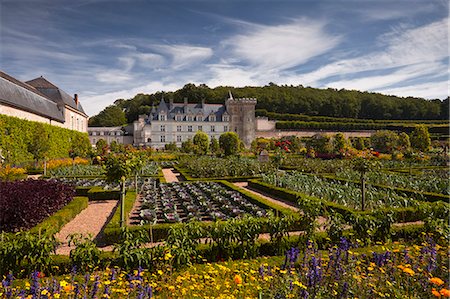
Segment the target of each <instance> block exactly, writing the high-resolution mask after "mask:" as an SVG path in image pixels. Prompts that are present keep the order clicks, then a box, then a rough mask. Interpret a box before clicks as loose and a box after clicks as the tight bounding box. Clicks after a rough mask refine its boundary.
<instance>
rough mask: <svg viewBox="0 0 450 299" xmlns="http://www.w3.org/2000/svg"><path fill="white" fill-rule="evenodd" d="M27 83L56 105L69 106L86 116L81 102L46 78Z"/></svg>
mask: <svg viewBox="0 0 450 299" xmlns="http://www.w3.org/2000/svg"><path fill="white" fill-rule="evenodd" d="M25 83H26V84H29V85H31V86H33V87H34V88H36V89H37V90H39V91H40V92H41V93H43V94H44V95H45V96H47V97H48V98H49V99H50V100H52V101H54V102H55V103H57V104H60V105H67V106H69V107H71V108H73V109H75V110H77V111H78V112H81V113H83V114H85V115H86V113H85V112H84V110H83V107H82V106H81V104H80V102H78V101H75V98H74V97H71V96H70V95H68V94H67V93H66V92H65V91H64V90H61V89H60V88H59V87H57V86H55V85H54V84H53V83H51V82H50V81H48V80H47V79H45V78H44V77H42V76H41V77H39V78H36V79H33V80H30V81H27V82H25Z"/></svg>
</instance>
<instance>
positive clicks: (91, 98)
mask: <svg viewBox="0 0 450 299" xmlns="http://www.w3.org/2000/svg"><path fill="white" fill-rule="evenodd" d="M181 87H183V85H182V84H178V83H163V82H159V81H156V82H152V83H149V84H146V85H142V86H139V87H136V88H132V89H122V90H119V91H114V92H108V93H105V94H101V95H92V94H81V96H80V98H82V102H81V104H82V105H83V108H84V110H85V111H86V113H87V114H88V115H90V116H93V115H96V114H98V113H99V112H100V111H101V110H103V109H104V108H105V107H106V106H109V105H111V104H113V103H114V101H115V100H117V99H130V98H132V97H134V96H135V95H136V94H138V93H149V94H150V93H155V92H157V91H174V90H177V89H179V88H181Z"/></svg>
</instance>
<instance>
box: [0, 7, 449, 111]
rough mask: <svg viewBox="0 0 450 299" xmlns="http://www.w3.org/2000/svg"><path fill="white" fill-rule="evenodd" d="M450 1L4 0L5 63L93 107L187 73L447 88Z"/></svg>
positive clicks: (172, 85) (413, 89) (434, 90)
mask: <svg viewBox="0 0 450 299" xmlns="http://www.w3.org/2000/svg"><path fill="white" fill-rule="evenodd" d="M448 12H449V7H448V1H447V0H427V1H422V0H389V1H388V0H359V1H358V0H342V1H339V0H323V1H322V0H315V1H314V0H304V1H302V0H299V1H294V0H291V1H283V0H277V1H275V0H273V1H264V0H262V1H257V0H253V1H237V0H228V1H226V0H210V1H207V0H204V1H200V0H197V1H176V0H166V1H163V0H153V1H151V0H148V1H144V0H128V1H125V0H116V1H112V0H109V1H106V0H78V1H68V0H53V1H50V0H46V1H44V0H0V22H1V23H0V68H1V69H2V70H3V71H4V72H6V73H8V74H10V75H12V76H14V77H16V78H18V79H20V80H23V81H26V80H30V79H33V78H35V77H38V76H40V75H43V76H44V77H46V78H47V79H49V80H50V81H52V82H53V83H55V84H56V85H58V86H59V87H61V88H62V89H63V90H65V91H66V92H68V93H70V94H73V93H78V94H79V97H80V100H81V102H82V104H83V107H84V108H85V110H86V111H87V113H88V114H89V115H91V116H92V115H94V114H96V113H98V112H99V111H100V110H102V109H103V108H104V107H106V106H107V105H110V104H112V103H113V102H114V101H115V100H116V99H118V98H131V97H133V96H134V95H136V94H137V93H141V92H142V93H153V92H156V91H160V90H165V91H170V90H176V89H178V88H180V87H182V86H183V85H185V84H186V83H195V84H200V83H205V84H207V85H208V86H210V87H215V86H218V85H231V86H246V85H251V86H257V85H261V86H262V85H266V84H267V83H269V82H274V83H276V84H292V85H295V86H296V85H300V84H301V85H303V86H312V87H318V88H327V87H332V88H338V89H341V88H346V89H357V90H368V91H377V92H381V93H384V94H395V95H399V96H417V97H424V98H428V99H434V98H440V99H443V98H445V97H447V96H448V93H449V89H448V86H449V85H448V66H449V52H448V50H449V41H448V21H449V19H448Z"/></svg>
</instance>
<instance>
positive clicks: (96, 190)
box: [87, 187, 120, 201]
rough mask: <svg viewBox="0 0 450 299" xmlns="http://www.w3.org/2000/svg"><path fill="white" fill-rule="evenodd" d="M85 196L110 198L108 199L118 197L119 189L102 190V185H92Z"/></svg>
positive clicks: (100, 198) (96, 198)
mask: <svg viewBox="0 0 450 299" xmlns="http://www.w3.org/2000/svg"><path fill="white" fill-rule="evenodd" d="M87 196H88V198H89V200H91V201H93V200H110V199H117V200H119V199H120V191H119V190H104V189H103V188H102V187H92V188H91V189H89V191H87Z"/></svg>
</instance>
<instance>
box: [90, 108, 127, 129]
mask: <svg viewBox="0 0 450 299" xmlns="http://www.w3.org/2000/svg"><path fill="white" fill-rule="evenodd" d="M126 123H127V119H126V117H125V112H123V110H122V109H121V108H120V107H118V106H115V105H111V106H108V107H106V108H105V109H104V110H103V111H101V112H100V113H99V114H97V115H96V116H94V117H91V118H90V119H89V125H90V126H92V127H115V126H122V125H124V124H126Z"/></svg>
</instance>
